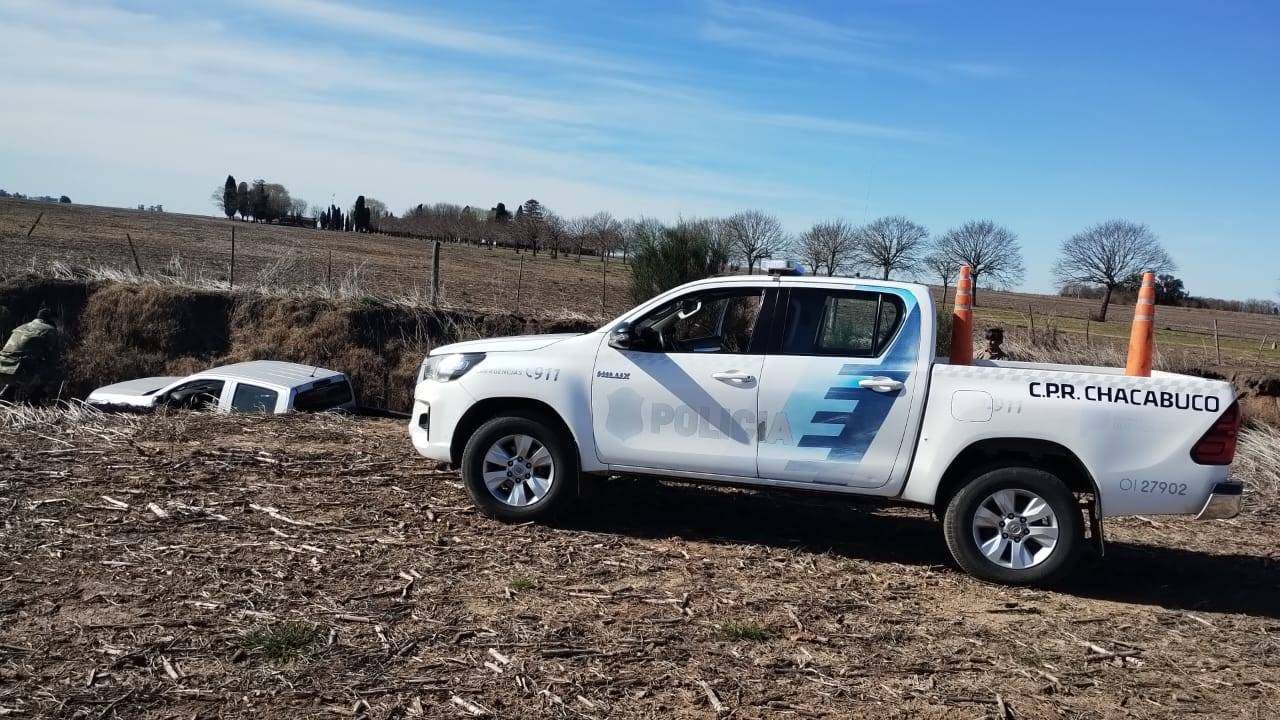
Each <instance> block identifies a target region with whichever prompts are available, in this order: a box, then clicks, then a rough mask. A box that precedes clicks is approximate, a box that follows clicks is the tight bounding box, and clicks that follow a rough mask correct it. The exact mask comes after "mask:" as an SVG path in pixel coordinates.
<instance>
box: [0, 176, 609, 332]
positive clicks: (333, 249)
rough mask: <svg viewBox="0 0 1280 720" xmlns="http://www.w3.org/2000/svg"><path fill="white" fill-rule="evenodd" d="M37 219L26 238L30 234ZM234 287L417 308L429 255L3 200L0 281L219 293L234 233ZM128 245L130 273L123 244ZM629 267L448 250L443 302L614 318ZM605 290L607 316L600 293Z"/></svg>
mask: <svg viewBox="0 0 1280 720" xmlns="http://www.w3.org/2000/svg"><path fill="white" fill-rule="evenodd" d="M41 212H43V213H44V217H43V218H42V219H41V221H40V224H39V225H38V226H37V227H36V230H35V232H34V233H33V235H32V237H31V238H30V239H28V238H27V237H26V233H27V230H28V229H29V228H30V226H31V223H32V222H33V221H34V220H35V219H36V216H37V215H38V214H39V213H41ZM232 228H234V229H235V231H236V271H235V282H236V287H237V288H244V289H248V290H253V291H257V292H265V293H272V294H278V295H290V296H296V297H311V296H322V297H334V298H339V299H353V300H358V299H360V298H377V299H378V300H379V301H380V302H383V303H395V304H403V305H413V306H419V307H421V306H425V305H426V304H427V303H426V282H427V280H428V278H429V277H430V252H431V249H430V247H429V245H428V243H427V242H425V241H423V240H414V239H405V238H394V237H390V236H386V235H363V234H357V233H333V232H326V231H322V230H312V229H304V228H290V227H281V226H273V225H257V224H254V223H242V222H234V221H228V220H225V219H219V218H211V217H202V216H195V215H181V214H177V213H146V212H138V211H135V210H125V209H119V208H103V207H93V206H86V205H49V204H47V203H36V202H30V201H15V200H0V242H3V243H4V245H5V248H6V252H5V254H4V256H3V257H0V277H2V276H4V275H17V274H22V273H35V274H38V275H41V276H61V277H71V278H101V279H113V280H125V281H130V282H151V283H159V284H171V285H181V286H183V287H193V288H198V289H226V287H227V285H228V281H229V279H230V278H229V270H230V258H231V242H230V239H231V230H232ZM126 233H127V234H129V235H130V236H131V237H132V238H133V243H134V246H135V247H136V249H137V252H138V256H139V263H140V264H141V266H142V270H143V273H142V277H139V276H138V273H137V271H136V269H135V265H134V262H133V256H132V254H131V252H130V250H129V245H128V242H127V240H126V238H125V235H126ZM629 278H630V270H629V268H628V267H627V266H625V265H623V264H622V263H620V262H617V261H614V262H611V263H609V267H608V273H607V276H606V275H605V273H603V272H602V268H601V263H600V261H599V259H591V258H584V259H583V260H582V261H581V262H576V261H574V260H573V259H571V258H560V259H557V260H552V259H551V258H550V257H549V256H548V255H547V254H546V253H542V254H540V255H539V256H538V257H537V258H536V259H535V258H533V257H532V256H530V255H528V254H527V253H522V254H519V255H517V254H516V253H514V252H513V251H511V250H510V249H505V250H504V249H497V250H491V249H486V248H481V247H477V246H472V245H462V244H451V243H450V244H446V245H445V246H444V247H443V251H442V272H441V285H442V297H441V298H440V300H441V302H440V305H441V306H442V307H446V308H455V309H466V310H469V311H472V312H506V313H516V314H521V315H527V316H536V317H543V318H549V319H563V318H564V316H565V315H566V314H568V315H570V316H573V317H587V316H589V317H600V316H602V315H607V316H609V317H612V316H614V315H616V314H618V313H620V312H621V311H622V310H624V309H626V308H627V307H629V306H630V303H629V302H628V301H627V299H626V293H627V288H628V283H629ZM602 284H603V285H604V287H605V296H606V297H605V300H606V302H605V305H604V312H603V313H602V312H601V288H602Z"/></svg>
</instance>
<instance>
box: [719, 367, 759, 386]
mask: <svg viewBox="0 0 1280 720" xmlns="http://www.w3.org/2000/svg"><path fill="white" fill-rule="evenodd" d="M711 377H713V378H715V379H717V380H719V381H720V382H725V383H729V384H730V385H750V384H751V383H754V382H755V381H756V376H755V375H751V374H748V373H744V372H738V371H737V370H728V371H725V372H714V373H711Z"/></svg>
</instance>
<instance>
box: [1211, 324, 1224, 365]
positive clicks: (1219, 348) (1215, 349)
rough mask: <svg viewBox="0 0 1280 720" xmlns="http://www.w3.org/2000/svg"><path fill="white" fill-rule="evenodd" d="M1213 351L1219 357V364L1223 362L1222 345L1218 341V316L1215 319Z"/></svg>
mask: <svg viewBox="0 0 1280 720" xmlns="http://www.w3.org/2000/svg"><path fill="white" fill-rule="evenodd" d="M1213 353H1214V355H1215V356H1216V357H1217V358H1218V364H1219V365H1221V364H1222V345H1221V344H1219V343H1218V318H1214V319H1213Z"/></svg>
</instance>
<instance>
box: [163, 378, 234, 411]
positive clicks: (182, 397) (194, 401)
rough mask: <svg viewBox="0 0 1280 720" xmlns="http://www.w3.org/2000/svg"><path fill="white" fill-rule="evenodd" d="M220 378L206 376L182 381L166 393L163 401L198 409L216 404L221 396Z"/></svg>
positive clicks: (173, 405) (221, 382)
mask: <svg viewBox="0 0 1280 720" xmlns="http://www.w3.org/2000/svg"><path fill="white" fill-rule="evenodd" d="M223 384H224V383H223V381H221V380H210V379H207V378H204V379H200V380H192V381H191V382H188V383H183V384H181V385H179V386H178V387H176V388H174V389H172V390H170V391H169V392H168V393H166V395H165V397H164V401H165V404H166V405H169V406H170V407H178V408H186V409H188V410H199V409H202V408H206V407H208V406H210V405H214V406H216V405H217V404H218V400H219V398H221V397H222V386H223Z"/></svg>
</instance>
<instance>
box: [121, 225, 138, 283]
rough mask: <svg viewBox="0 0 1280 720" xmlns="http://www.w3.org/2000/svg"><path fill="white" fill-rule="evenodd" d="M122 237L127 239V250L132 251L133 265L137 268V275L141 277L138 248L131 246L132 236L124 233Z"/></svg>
mask: <svg viewBox="0 0 1280 720" xmlns="http://www.w3.org/2000/svg"><path fill="white" fill-rule="evenodd" d="M124 239H125V240H128V241H129V252H131V253H133V267H134V268H136V269H137V270H138V277H142V263H140V262H138V250H137V248H135V247H134V246H133V238H131V237H129V233H125V234H124Z"/></svg>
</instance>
